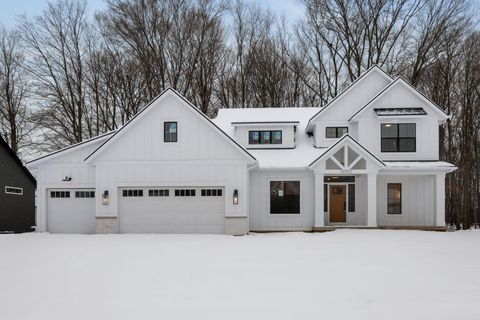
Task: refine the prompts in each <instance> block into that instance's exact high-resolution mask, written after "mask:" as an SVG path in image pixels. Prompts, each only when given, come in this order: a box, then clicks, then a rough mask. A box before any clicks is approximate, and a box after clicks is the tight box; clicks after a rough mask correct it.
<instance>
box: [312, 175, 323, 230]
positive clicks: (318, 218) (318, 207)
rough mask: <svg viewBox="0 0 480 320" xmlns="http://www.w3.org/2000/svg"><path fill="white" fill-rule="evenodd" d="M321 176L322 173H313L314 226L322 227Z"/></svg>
mask: <svg viewBox="0 0 480 320" xmlns="http://www.w3.org/2000/svg"><path fill="white" fill-rule="evenodd" d="M323 177H324V175H323V174H322V173H315V220H314V223H313V226H314V227H323V226H324V225H325V223H324V220H323V219H324V217H323V216H324V212H323V192H324V191H323Z"/></svg>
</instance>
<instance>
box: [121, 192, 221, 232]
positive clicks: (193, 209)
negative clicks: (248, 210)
mask: <svg viewBox="0 0 480 320" xmlns="http://www.w3.org/2000/svg"><path fill="white" fill-rule="evenodd" d="M224 194H225V192H224V189H223V188H222V187H181V188H178V187H149V188H136V187H130V188H120V190H119V210H118V211H119V212H118V219H119V228H120V232H121V233H224V231H225V195H224Z"/></svg>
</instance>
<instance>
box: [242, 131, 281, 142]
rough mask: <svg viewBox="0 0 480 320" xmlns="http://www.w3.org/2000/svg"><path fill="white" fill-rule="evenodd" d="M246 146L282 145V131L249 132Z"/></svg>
mask: <svg viewBox="0 0 480 320" xmlns="http://www.w3.org/2000/svg"><path fill="white" fill-rule="evenodd" d="M248 144H282V130H250V131H248Z"/></svg>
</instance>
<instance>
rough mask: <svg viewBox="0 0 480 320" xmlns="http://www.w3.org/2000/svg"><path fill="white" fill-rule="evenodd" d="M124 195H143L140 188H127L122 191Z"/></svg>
mask: <svg viewBox="0 0 480 320" xmlns="http://www.w3.org/2000/svg"><path fill="white" fill-rule="evenodd" d="M122 195H123V196H124V197H143V190H142V189H127V190H123V191H122Z"/></svg>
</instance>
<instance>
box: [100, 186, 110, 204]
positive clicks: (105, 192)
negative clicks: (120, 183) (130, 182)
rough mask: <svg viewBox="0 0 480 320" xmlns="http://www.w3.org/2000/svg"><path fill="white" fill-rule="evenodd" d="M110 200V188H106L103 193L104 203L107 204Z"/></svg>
mask: <svg viewBox="0 0 480 320" xmlns="http://www.w3.org/2000/svg"><path fill="white" fill-rule="evenodd" d="M108 202H109V198H108V190H105V191H103V194H102V204H103V205H107V204H108Z"/></svg>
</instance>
